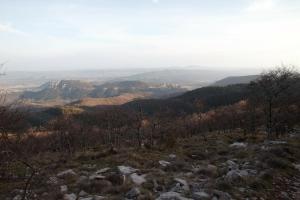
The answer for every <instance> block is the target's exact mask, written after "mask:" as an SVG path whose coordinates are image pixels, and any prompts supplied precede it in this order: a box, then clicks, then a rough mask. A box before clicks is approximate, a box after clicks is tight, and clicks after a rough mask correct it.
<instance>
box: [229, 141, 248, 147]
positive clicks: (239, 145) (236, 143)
mask: <svg viewBox="0 0 300 200" xmlns="http://www.w3.org/2000/svg"><path fill="white" fill-rule="evenodd" d="M229 147H232V148H245V147H247V144H246V143H243V142H234V143H233V144H231V145H229Z"/></svg>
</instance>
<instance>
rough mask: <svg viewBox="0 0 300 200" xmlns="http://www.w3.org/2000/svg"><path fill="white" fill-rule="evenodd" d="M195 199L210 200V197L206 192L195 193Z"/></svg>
mask: <svg viewBox="0 0 300 200" xmlns="http://www.w3.org/2000/svg"><path fill="white" fill-rule="evenodd" d="M193 198H194V199H196V200H206V199H209V198H210V196H209V194H207V193H206V192H195V193H194V194H193Z"/></svg>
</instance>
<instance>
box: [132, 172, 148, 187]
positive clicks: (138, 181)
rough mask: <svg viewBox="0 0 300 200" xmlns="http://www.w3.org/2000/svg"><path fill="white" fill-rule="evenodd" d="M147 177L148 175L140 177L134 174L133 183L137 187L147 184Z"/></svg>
mask: <svg viewBox="0 0 300 200" xmlns="http://www.w3.org/2000/svg"><path fill="white" fill-rule="evenodd" d="M145 177H146V175H141V176H139V175H138V174H136V173H133V174H131V175H130V178H131V180H132V182H133V183H134V184H136V185H142V184H143V183H145V182H146V179H145Z"/></svg>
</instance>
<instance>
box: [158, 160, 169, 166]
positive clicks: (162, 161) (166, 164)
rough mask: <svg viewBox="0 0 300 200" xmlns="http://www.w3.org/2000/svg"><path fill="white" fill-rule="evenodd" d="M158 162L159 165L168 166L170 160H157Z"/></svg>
mask: <svg viewBox="0 0 300 200" xmlns="http://www.w3.org/2000/svg"><path fill="white" fill-rule="evenodd" d="M158 162H159V164H160V165H161V166H163V167H167V166H169V165H170V164H171V163H170V162H168V161H165V160H160V161H158Z"/></svg>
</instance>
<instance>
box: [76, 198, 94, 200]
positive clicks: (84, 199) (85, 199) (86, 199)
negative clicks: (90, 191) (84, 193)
mask: <svg viewBox="0 0 300 200" xmlns="http://www.w3.org/2000/svg"><path fill="white" fill-rule="evenodd" d="M78 200H94V197H79V199H78Z"/></svg>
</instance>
